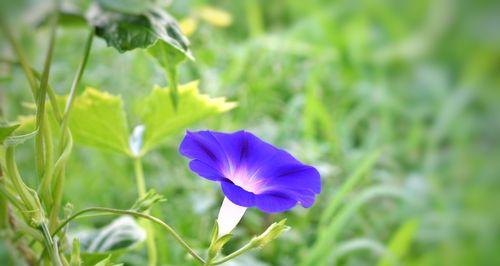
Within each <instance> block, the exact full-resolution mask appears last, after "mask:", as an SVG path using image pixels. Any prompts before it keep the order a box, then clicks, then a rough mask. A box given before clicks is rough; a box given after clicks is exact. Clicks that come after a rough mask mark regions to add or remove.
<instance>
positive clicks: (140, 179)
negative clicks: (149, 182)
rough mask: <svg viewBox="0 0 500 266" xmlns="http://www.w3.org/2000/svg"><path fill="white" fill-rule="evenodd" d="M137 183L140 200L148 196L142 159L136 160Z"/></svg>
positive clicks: (137, 158)
mask: <svg viewBox="0 0 500 266" xmlns="http://www.w3.org/2000/svg"><path fill="white" fill-rule="evenodd" d="M134 171H135V181H136V182H137V193H138V194H139V198H142V197H143V196H144V195H146V180H145V179H144V170H143V168H142V160H141V157H136V158H134Z"/></svg>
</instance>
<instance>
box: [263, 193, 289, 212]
mask: <svg viewBox="0 0 500 266" xmlns="http://www.w3.org/2000/svg"><path fill="white" fill-rule="evenodd" d="M255 203H256V205H257V208H258V209H259V210H261V211H263V212H267V213H276V212H284V211H287V210H289V209H291V208H293V206H295V205H296V204H297V201H296V200H295V199H292V198H289V197H288V196H287V195H283V194H272V193H269V194H260V195H256V196H255Z"/></svg>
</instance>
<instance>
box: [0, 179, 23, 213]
mask: <svg viewBox="0 0 500 266" xmlns="http://www.w3.org/2000/svg"><path fill="white" fill-rule="evenodd" d="M0 194H1V195H2V197H4V199H5V200H6V201H8V202H9V203H11V204H12V205H14V207H16V209H18V210H19V211H21V212H26V211H27V210H26V208H25V207H24V206H23V203H22V202H21V201H20V200H19V199H18V198H17V197H16V196H14V195H13V194H12V193H11V192H10V191H9V190H8V189H7V188H6V187H5V184H3V183H0ZM4 217H5V218H7V216H2V219H3V218H4Z"/></svg>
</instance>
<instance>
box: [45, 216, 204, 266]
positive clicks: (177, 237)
mask: <svg viewBox="0 0 500 266" xmlns="http://www.w3.org/2000/svg"><path fill="white" fill-rule="evenodd" d="M88 212H105V213H113V214H121V215H123V214H125V215H131V216H134V217H138V218H143V219H146V220H149V221H151V222H152V223H154V224H157V225H159V226H161V227H163V228H164V229H165V230H167V232H169V233H170V234H171V235H172V236H173V237H174V239H175V240H176V241H177V242H178V243H179V244H180V245H181V246H182V247H183V248H184V249H185V250H186V251H187V252H188V253H189V254H191V256H193V258H195V259H196V260H197V261H198V262H199V263H200V264H201V265H203V264H204V263H205V260H204V259H203V258H202V257H201V256H200V255H198V254H197V253H196V251H194V249H193V248H191V247H190V246H189V244H188V243H187V242H186V241H185V240H184V239H183V238H182V237H181V236H180V235H179V234H178V233H177V232H176V231H175V230H174V229H173V228H172V227H171V226H170V225H168V224H167V223H165V222H163V221H162V220H160V219H158V218H156V217H154V216H151V215H149V214H146V213H140V212H135V211H131V210H119V209H113V208H105V207H91V208H86V209H83V210H80V211H78V212H76V213H75V214H73V215H71V216H70V217H68V218H67V219H66V220H64V221H63V222H61V224H60V225H59V226H58V227H57V228H56V229H55V230H54V232H53V233H52V236H55V235H56V234H57V233H58V232H59V231H61V230H62V229H63V228H64V226H66V225H67V224H68V223H69V222H71V221H72V220H73V219H75V218H77V217H78V216H81V215H82V214H85V213H88Z"/></svg>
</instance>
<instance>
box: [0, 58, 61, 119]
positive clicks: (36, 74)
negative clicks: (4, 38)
mask: <svg viewBox="0 0 500 266" xmlns="http://www.w3.org/2000/svg"><path fill="white" fill-rule="evenodd" d="M0 62H2V63H6V64H11V65H19V66H22V64H21V62H20V61H15V60H11V59H7V58H0ZM28 68H29V71H30V72H31V73H30V74H32V75H33V76H34V77H35V78H36V79H37V80H40V79H41V76H42V75H41V74H40V72H38V71H37V70H36V69H34V68H33V67H28ZM35 84H36V83H35ZM35 86H38V85H35ZM47 94H48V95H49V100H50V105H51V106H52V110H53V111H54V115H55V118H56V120H57V122H58V123H61V120H62V115H61V110H59V104H57V98H56V93H55V92H54V88H52V86H50V84H47Z"/></svg>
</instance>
